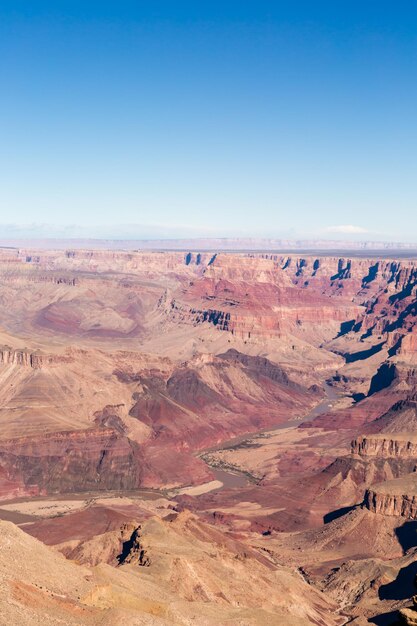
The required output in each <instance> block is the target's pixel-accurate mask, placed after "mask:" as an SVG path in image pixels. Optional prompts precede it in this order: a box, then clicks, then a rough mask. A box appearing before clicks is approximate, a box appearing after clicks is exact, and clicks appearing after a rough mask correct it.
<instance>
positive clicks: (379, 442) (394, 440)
mask: <svg viewBox="0 0 417 626" xmlns="http://www.w3.org/2000/svg"><path fill="white" fill-rule="evenodd" d="M351 451H352V454H358V455H359V456H361V457H380V458H383V459H386V458H391V457H394V458H399V459H406V458H408V459H410V458H411V459H416V464H417V438H416V437H414V438H413V436H412V435H408V434H403V435H401V434H393V435H392V436H389V435H386V436H385V435H373V436H372V435H369V436H362V437H357V438H356V439H355V440H354V441H352V447H351Z"/></svg>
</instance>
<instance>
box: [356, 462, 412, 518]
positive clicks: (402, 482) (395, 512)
mask: <svg viewBox="0 0 417 626" xmlns="http://www.w3.org/2000/svg"><path fill="white" fill-rule="evenodd" d="M364 505H365V506H366V508H368V509H369V510H370V511H372V512H373V513H379V514H382V515H389V516H395V517H405V518H407V519H417V473H412V474H409V475H408V476H404V477H402V478H397V479H394V480H388V481H386V482H383V483H379V484H377V485H373V486H372V487H370V488H369V489H367V490H366V492H365V498H364Z"/></svg>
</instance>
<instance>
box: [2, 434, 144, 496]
mask: <svg viewBox="0 0 417 626" xmlns="http://www.w3.org/2000/svg"><path fill="white" fill-rule="evenodd" d="M0 466H1V467H3V468H4V471H5V472H6V473H7V475H8V477H9V480H10V479H14V480H20V481H21V482H22V483H23V484H24V485H26V486H27V487H28V488H29V487H31V486H32V488H35V487H36V488H37V489H38V490H39V491H40V492H47V493H54V492H57V493H70V492H77V491H88V490H100V491H101V490H108V489H135V488H137V487H138V486H139V485H140V484H141V462H140V455H139V449H138V446H137V445H136V444H134V443H133V442H131V441H130V440H129V439H128V438H126V437H123V436H120V435H119V433H117V432H116V431H114V430H112V429H108V428H96V429H93V428H91V429H87V430H83V431H74V432H58V433H52V434H49V435H45V436H43V437H42V436H38V437H27V438H25V437H22V438H20V439H12V440H9V441H2V442H1V443H0Z"/></svg>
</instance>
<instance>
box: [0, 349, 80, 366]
mask: <svg viewBox="0 0 417 626" xmlns="http://www.w3.org/2000/svg"><path fill="white" fill-rule="evenodd" d="M73 360H74V359H73V357H72V356H71V355H69V354H42V353H41V352H31V351H30V350H27V349H26V348H23V349H21V350H18V349H17V350H16V349H14V348H10V347H9V346H2V347H0V364H3V365H17V366H21V367H31V368H33V369H41V368H42V367H45V366H53V365H58V364H61V363H71V362H73Z"/></svg>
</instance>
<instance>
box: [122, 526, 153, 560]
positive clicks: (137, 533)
mask: <svg viewBox="0 0 417 626" xmlns="http://www.w3.org/2000/svg"><path fill="white" fill-rule="evenodd" d="M141 530H142V527H141V526H136V527H135V526H134V527H133V528H132V524H125V525H123V526H122V528H121V534H120V536H121V541H122V550H121V552H120V554H119V555H118V557H117V560H118V563H119V565H123V564H125V563H133V564H136V565H139V566H141V567H149V566H150V564H151V559H150V557H149V554H148V551H147V550H146V549H145V547H144V545H143V539H142V534H141Z"/></svg>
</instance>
